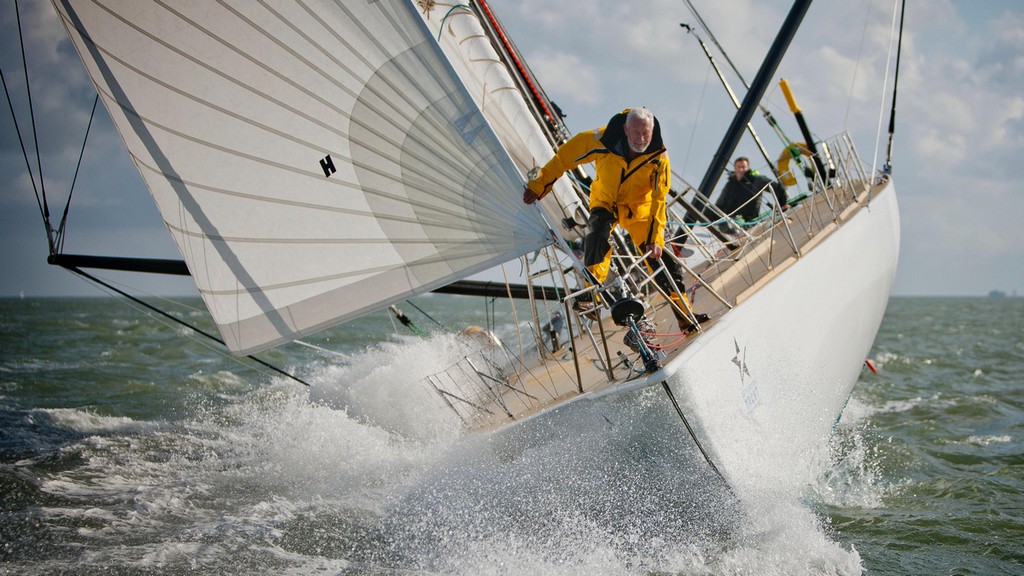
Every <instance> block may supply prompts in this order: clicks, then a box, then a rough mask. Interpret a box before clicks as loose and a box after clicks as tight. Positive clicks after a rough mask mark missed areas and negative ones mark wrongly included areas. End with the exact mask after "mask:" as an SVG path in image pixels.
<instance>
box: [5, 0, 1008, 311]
mask: <svg viewBox="0 0 1024 576" xmlns="http://www.w3.org/2000/svg"><path fill="white" fill-rule="evenodd" d="M692 4H694V6H695V7H696V8H697V9H698V10H699V11H700V15H701V17H702V18H703V20H704V21H705V23H706V24H707V25H708V27H709V29H710V30H711V32H712V33H713V34H714V36H715V38H716V39H717V40H718V42H719V43H720V44H721V46H722V48H723V49H724V50H725V51H726V54H727V55H728V58H729V59H730V60H731V61H732V62H733V63H734V64H735V65H736V66H737V68H738V69H739V72H740V74H741V75H742V76H743V78H744V79H745V80H747V81H750V80H752V79H753V78H754V76H755V75H756V73H757V70H758V68H759V66H760V63H761V59H762V58H763V57H764V54H765V52H766V51H767V49H768V47H769V46H770V45H771V43H772V41H773V40H774V38H775V35H776V33H777V30H778V28H779V26H780V25H781V24H782V22H783V20H784V19H785V17H786V14H787V13H788V12H789V9H790V7H791V3H790V2H788V1H785V0H728V1H725V0H715V1H712V0H692ZM490 5H491V7H492V9H493V10H494V12H495V13H496V14H497V16H498V18H499V19H501V21H502V22H503V24H504V25H505V27H506V28H507V31H508V33H509V35H510V36H511V38H512V40H513V41H514V42H515V43H516V44H517V46H518V47H519V49H520V51H521V52H522V54H523V56H524V58H525V60H526V62H527V63H528V65H529V66H530V67H531V69H532V70H533V72H534V73H535V75H536V76H537V78H538V80H539V82H540V84H541V86H542V87H543V88H544V90H545V91H546V92H547V94H548V96H549V97H550V98H551V99H552V100H553V101H554V102H555V103H556V104H558V106H559V107H560V108H561V109H562V110H563V112H565V114H566V123H567V124H568V127H569V129H570V130H571V131H573V132H577V131H582V130H588V129H592V128H596V127H599V126H603V125H604V124H605V123H606V121H607V120H608V118H609V117H611V116H612V115H613V114H614V113H616V112H618V111H621V110H622V109H624V108H628V107H632V106H638V105H641V106H647V107H648V108H650V109H651V110H652V111H654V113H655V115H657V117H658V119H659V121H660V123H661V125H662V134H663V137H664V139H665V142H666V144H667V146H668V150H669V155H670V157H671V159H672V166H673V169H674V171H675V173H676V176H677V179H680V178H681V179H683V180H685V181H688V182H690V183H692V184H694V185H696V184H698V183H699V182H700V181H701V179H702V177H703V175H704V170H705V168H706V166H707V164H708V163H709V162H710V161H711V158H712V155H713V154H714V151H715V150H716V149H717V148H718V145H719V143H720V141H721V138H722V136H723V133H724V131H725V129H726V128H727V127H728V125H729V123H730V122H731V120H732V116H733V114H734V113H735V108H734V107H733V105H732V103H731V101H730V100H728V97H727V95H726V93H725V91H724V89H723V87H722V85H721V83H720V82H719V80H718V78H717V77H716V76H715V75H714V73H713V71H712V70H711V67H710V65H709V63H708V59H707V58H706V56H705V55H704V53H703V51H702V50H701V48H700V45H699V44H698V42H697V40H696V38H695V37H694V36H693V35H692V34H689V33H687V32H686V31H685V29H683V28H682V27H680V26H679V24H680V23H687V24H690V25H692V26H694V28H696V27H697V21H696V19H695V18H694V16H693V14H692V13H691V12H690V10H689V8H688V7H687V3H686V2H685V1H683V0H650V1H636V2H628V3H627V2H613V1H610V0H573V1H567V0H563V1H558V2H552V1H550V0H525V1H524V0H491V1H490ZM19 6H20V15H21V22H22V29H23V33H24V43H25V49H26V59H27V62H28V69H29V78H30V86H31V91H32V96H33V106H34V108H33V109H34V116H35V124H36V131H37V134H38V142H39V147H40V156H41V160H42V166H43V176H44V178H43V180H42V181H43V182H44V183H45V190H46V197H47V200H48V203H49V205H50V211H51V218H52V220H53V221H54V222H55V223H56V222H59V220H60V214H61V212H62V211H63V208H64V203H65V201H66V199H67V197H68V191H69V190H70V187H71V180H72V178H73V177H74V174H75V168H76V165H77V163H78V158H79V152H80V149H81V144H82V141H83V138H84V136H85V133H86V126H87V124H88V122H89V117H90V110H91V108H92V105H93V100H94V98H95V91H94V89H93V87H92V85H91V83H90V82H89V80H88V78H87V77H86V75H85V73H84V71H83V69H82V65H81V62H80V60H79V59H78V56H77V54H76V53H75V52H74V50H73V49H72V47H71V44H70V42H69V41H68V40H67V38H66V35H65V33H64V30H63V28H62V26H61V24H60V22H59V21H58V19H57V16H56V14H55V12H54V10H53V8H52V6H51V5H50V3H49V2H44V1H41V0H21V1H20V2H19ZM894 8H898V5H894V3H893V2H892V0H852V1H842V2H839V1H834V0H833V1H827V0H818V2H815V3H813V4H812V5H811V8H810V10H809V12H808V13H807V16H806V17H805V18H804V21H803V25H802V27H801V28H800V30H799V31H798V32H797V35H796V37H795V39H794V40H793V43H792V45H791V46H790V48H789V52H788V53H787V55H786V58H785V59H784V60H783V62H782V64H781V66H780V67H779V70H778V72H777V73H776V77H775V81H773V83H772V84H771V86H770V87H769V88H768V91H767V92H766V96H765V100H764V103H765V105H766V106H767V107H768V108H769V109H770V110H771V111H772V114H773V115H774V116H775V118H776V119H777V120H778V121H779V123H780V124H781V125H782V128H783V130H784V131H786V133H787V135H788V136H789V137H790V138H791V139H793V140H802V138H801V136H800V132H799V129H798V127H797V124H796V122H795V120H794V119H793V116H792V114H791V113H790V112H789V110H788V108H787V106H786V104H785V101H784V98H783V96H782V93H781V91H780V90H779V88H778V83H777V80H778V79H779V78H785V79H787V80H788V82H789V84H790V86H791V88H792V90H793V92H794V94H795V96H796V99H797V101H798V103H799V104H800V107H801V108H802V110H803V114H804V116H805V118H806V120H807V123H808V125H809V126H810V129H811V130H812V132H813V133H814V135H815V136H816V137H818V138H828V137H832V136H835V135H837V134H839V133H841V132H843V131H848V132H849V133H850V134H851V136H852V138H853V141H854V143H855V144H856V146H857V148H858V151H859V152H860V154H861V157H862V158H863V159H864V161H865V163H866V164H868V165H869V166H876V167H880V166H881V164H882V163H883V162H884V160H885V153H886V143H887V140H888V135H887V133H886V132H887V127H888V119H889V106H890V105H891V100H892V92H893V91H892V87H893V80H892V76H893V72H894V65H895V43H894V42H893V40H892V38H893V37H892V36H891V32H892V28H893V18H894ZM898 22H899V21H898V19H897V20H896V23H897V24H898ZM702 37H703V38H704V39H705V41H706V42H708V44H711V43H710V39H709V38H708V37H707V36H706V35H703V34H702ZM712 50H713V56H714V57H715V58H716V62H718V63H719V65H720V66H721V67H723V69H724V70H725V71H726V74H727V81H728V82H729V83H730V85H731V86H732V88H733V89H734V90H735V91H736V92H737V94H738V95H739V97H740V98H742V96H743V94H744V92H745V90H744V88H743V85H742V84H741V81H740V79H739V78H738V77H737V76H736V75H735V74H734V73H732V72H731V70H730V69H729V68H728V64H727V62H726V59H725V57H724V56H722V54H721V53H720V52H718V51H717V49H715V48H713V47H712ZM0 66H2V70H3V76H4V81H5V83H6V87H7V90H8V91H9V92H10V94H11V97H12V100H13V107H14V109H15V112H16V114H17V118H18V128H19V129H20V130H21V133H22V136H24V137H26V138H27V139H28V143H29V146H30V148H29V154H30V162H31V164H32V165H33V170H35V153H34V151H33V150H34V149H33V148H31V146H32V139H31V119H30V116H29V109H28V105H27V98H26V97H25V88H26V85H25V74H24V68H23V66H22V59H21V50H20V48H19V34H18V27H17V20H16V16H15V9H14V3H12V2H5V3H3V5H2V7H0ZM887 71H888V75H886V73H887ZM899 73H900V76H899V84H898V92H897V94H898V96H897V113H896V132H895V138H894V145H893V153H892V162H893V166H894V169H893V177H894V181H895V184H896V190H897V193H898V196H899V203H900V212H901V231H902V232H901V249H900V258H899V268H898V271H897V274H896V280H895V285H894V287H893V294H895V295H903V296H907V295H914V296H918V295H921V296H945V295H984V294H987V293H988V292H989V291H991V290H1001V291H1004V292H1006V293H1017V294H1024V247H1022V242H1021V238H1020V236H1021V235H1022V233H1024V224H1022V220H1021V219H1020V217H1021V215H1022V214H1024V189H1022V188H1024V183H1022V178H1021V177H1020V176H1018V175H1017V174H1016V172H1015V170H1016V168H1017V167H1018V163H1021V162H1024V2H1020V1H1019V0H907V2H906V20H905V23H904V36H903V51H902V60H901V63H900V71H899ZM3 108H4V110H3V112H2V114H0V270H2V271H0V296H18V295H25V296H56V295H93V294H98V292H97V291H96V289H95V288H94V287H92V286H91V285H89V284H87V283H85V282H83V281H81V280H79V279H78V278H76V277H75V276H74V275H72V274H70V273H68V272H66V271H63V270H61V269H59V268H56V267H53V266H49V265H47V264H46V255H47V245H46V234H45V231H44V228H43V225H42V218H41V217H40V207H39V203H38V201H37V196H36V195H35V194H34V192H33V186H32V181H31V179H30V177H29V171H28V169H27V168H26V162H25V158H24V156H23V154H22V149H21V146H20V144H19V140H18V136H17V132H16V130H15V126H14V123H13V122H12V119H11V112H10V109H9V108H8V106H7V104H6V99H5V102H4V106H3ZM879 118H882V120H881V121H880V120H879ZM753 123H754V127H755V129H756V130H757V132H758V134H759V136H760V138H761V140H762V141H763V142H764V143H765V145H766V147H767V149H768V150H769V153H770V154H771V155H772V156H773V157H774V156H776V155H777V154H778V152H779V151H780V150H781V148H782V143H781V141H780V140H779V138H777V137H776V136H775V134H774V132H772V131H771V130H770V129H769V127H768V125H767V124H766V122H765V121H764V120H763V119H762V118H761V117H760V115H757V116H755V119H754V121H753ZM87 144H88V145H87V147H86V151H85V154H84V156H83V159H82V164H81V168H80V171H79V174H78V177H77V181H76V183H75V186H74V193H73V201H72V205H71V208H72V210H71V214H70V216H69V220H68V232H67V237H66V241H65V246H64V250H65V252H67V253H75V254H101V255H109V256H135V257H148V258H173V259H178V258H179V254H178V253H177V250H176V248H175V247H174V245H173V243H172V241H171V237H170V235H169V234H168V232H167V230H166V228H165V227H164V225H163V223H162V221H161V219H160V216H159V214H158V213H157V210H156V207H155V205H154V203H153V202H152V200H151V198H150V196H149V193H148V191H147V190H146V189H145V186H144V185H143V183H142V179H141V178H140V176H139V174H138V171H137V170H136V168H135V166H134V165H133V164H132V162H131V160H130V158H129V157H128V154H127V152H126V151H125V149H124V146H123V144H122V141H121V139H120V137H119V136H118V135H117V133H116V131H115V130H114V129H113V126H112V124H111V122H110V119H109V117H108V116H107V114H106V112H105V110H102V105H101V106H100V110H99V111H98V113H97V114H96V118H95V120H94V121H93V125H92V128H91V130H90V133H89V137H88V142H87ZM739 155H745V156H749V157H750V158H751V159H752V163H753V165H754V167H755V168H760V169H761V170H762V171H767V166H766V162H765V161H764V159H763V157H762V156H761V155H760V152H759V151H758V149H757V148H756V147H755V145H754V142H753V140H752V139H751V138H750V137H749V136H745V137H744V139H743V140H742V141H741V143H740V145H739V147H738V149H737V151H736V153H735V154H734V155H733V156H734V157H735V156H739ZM33 178H34V179H35V180H36V183H37V184H38V183H39V176H38V173H37V172H36V173H35V175H34V176H33ZM676 184H677V186H676V187H677V188H678V187H679V186H678V184H679V182H677V183H676ZM720 188H721V184H719V186H718V189H720ZM510 193H514V194H519V191H510ZM104 276H105V277H108V278H110V279H112V280H116V281H122V282H125V283H126V284H127V285H130V286H131V287H132V289H133V292H135V293H143V294H145V293H157V294H168V295H172V294H173V295H179V294H185V295H191V294H195V293H196V291H195V288H194V287H193V286H192V284H191V282H190V281H189V280H188V279H185V278H170V277H166V276H148V275H138V274H124V275H117V274H112V273H110V274H104Z"/></svg>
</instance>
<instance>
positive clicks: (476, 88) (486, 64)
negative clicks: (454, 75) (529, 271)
mask: <svg viewBox="0 0 1024 576" xmlns="http://www.w3.org/2000/svg"><path fill="white" fill-rule="evenodd" d="M488 10H489V9H488ZM421 15H422V16H423V19H424V21H425V22H426V23H427V26H428V27H429V28H430V31H431V33H432V34H433V35H434V36H435V37H436V38H437V39H438V43H439V44H440V46H441V49H442V50H443V51H444V54H445V56H446V57H447V58H448V61H449V62H451V63H452V66H453V67H454V68H455V70H456V71H457V72H458V74H459V77H460V78H462V81H463V83H464V84H465V85H466V87H467V88H468V90H469V93H470V94H471V95H472V96H473V99H474V101H475V102H476V104H477V106H478V107H479V108H480V110H482V111H483V113H484V116H485V117H486V118H487V122H488V123H489V124H490V125H491V126H492V127H493V128H494V131H495V133H496V134H497V135H498V139H500V140H501V143H502V144H503V145H504V146H505V149H506V150H508V152H509V155H510V156H512V159H513V160H514V161H515V163H516V166H518V167H519V169H520V171H521V172H523V173H529V172H530V171H531V170H534V169H539V168H540V167H541V166H543V165H544V164H545V163H547V161H548V160H550V159H551V157H552V156H554V155H555V147H554V146H552V144H551V142H549V141H548V139H547V137H546V136H545V133H544V130H543V129H542V127H541V125H540V124H538V121H537V120H536V119H535V118H534V115H533V113H532V112H531V110H530V107H529V105H528V104H527V103H526V99H525V98H524V94H523V91H522V90H520V89H519V87H518V86H517V85H516V82H515V80H513V78H512V75H511V74H510V72H509V70H508V68H507V67H506V65H505V63H504V62H502V60H501V57H500V56H499V54H498V53H497V51H496V50H495V48H494V46H493V45H492V43H491V39H490V37H489V36H488V33H487V31H486V30H485V29H484V26H483V24H482V23H481V21H480V19H479V17H478V15H477V13H476V11H474V10H473V9H472V8H470V7H469V6H466V5H461V4H459V5H455V6H449V5H440V4H438V5H435V6H434V7H433V8H431V9H429V10H423V11H421ZM551 113H552V114H553V112H551ZM568 136H569V135H568V134H566V135H565V137H568ZM541 206H542V207H543V208H544V210H545V211H546V212H547V214H548V217H549V219H550V220H551V221H552V222H558V223H561V222H562V220H563V218H565V217H571V218H573V219H574V220H576V221H577V222H581V223H582V222H586V220H587V216H586V214H587V213H586V212H585V209H586V208H587V205H586V204H585V203H584V202H582V201H581V199H580V197H579V196H578V195H577V194H576V192H575V191H574V190H573V188H572V185H571V184H570V183H569V179H568V177H564V178H559V179H558V180H557V181H555V183H554V185H553V187H552V193H551V194H548V195H547V196H545V197H544V199H543V200H541ZM583 231H584V227H583V226H577V227H573V228H571V229H567V228H565V227H564V226H561V227H560V228H559V232H560V233H561V234H562V236H564V237H565V238H582V236H583Z"/></svg>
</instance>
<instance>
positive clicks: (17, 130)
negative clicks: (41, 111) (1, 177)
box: [0, 69, 52, 251]
mask: <svg viewBox="0 0 1024 576" xmlns="http://www.w3.org/2000/svg"><path fill="white" fill-rule="evenodd" d="M3 72H4V71H3V69H0V81H2V82H3V85H4V95H5V96H6V97H7V107H8V108H10V110H11V120H12V121H13V123H14V131H15V133H16V134H17V135H18V144H20V145H21V155H22V157H23V158H24V159H25V171H26V172H28V178H29V181H30V182H31V183H32V191H33V192H34V193H35V195H36V204H37V205H38V206H39V215H40V216H42V218H43V223H44V224H46V222H47V218H46V210H45V209H44V208H43V202H42V200H41V199H40V198H39V187H38V186H37V185H36V176H35V172H34V171H33V170H32V163H31V161H30V160H29V159H28V151H27V150H25V138H24V137H23V136H22V135H21V125H20V124H18V115H17V114H16V113H15V112H14V101H13V100H12V99H11V92H10V90H9V89H8V88H7V77H6V76H5V75H4V73H3ZM27 81H28V76H27V71H26V82H27ZM47 228H48V227H47ZM47 236H49V234H47ZM51 251H52V246H51Z"/></svg>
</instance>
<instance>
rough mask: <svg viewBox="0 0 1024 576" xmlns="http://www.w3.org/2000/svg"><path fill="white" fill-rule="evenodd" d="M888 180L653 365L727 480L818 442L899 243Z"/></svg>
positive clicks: (884, 296) (845, 389)
mask: <svg viewBox="0 0 1024 576" xmlns="http://www.w3.org/2000/svg"><path fill="white" fill-rule="evenodd" d="M892 188H893V187H892V184H891V182H890V183H889V184H888V185H887V186H886V188H885V189H884V190H883V192H882V193H881V194H879V195H878V197H877V198H876V199H874V200H872V202H871V205H870V207H869V208H866V209H862V210H860V211H859V213H857V214H856V215H855V216H854V217H853V218H852V219H851V220H849V221H848V222H846V223H845V224H844V225H843V226H842V227H840V228H839V229H838V230H837V231H835V232H834V233H833V234H831V235H830V236H829V237H828V238H827V240H826V241H824V242H822V243H821V244H820V245H819V246H817V247H816V248H815V249H814V250H812V251H811V252H810V253H809V254H807V255H805V256H804V257H803V258H801V259H799V260H797V261H796V262H795V263H794V264H793V265H792V266H790V267H789V268H787V269H786V270H785V271H783V272H782V273H780V274H778V275H777V276H776V277H774V278H773V279H772V280H771V281H770V282H768V283H767V284H766V285H765V286H763V287H762V288H761V289H759V290H757V291H756V292H755V293H754V294H753V295H752V296H750V297H749V299H747V300H745V301H742V302H740V303H739V304H737V305H736V306H735V308H734V309H733V310H731V311H730V312H728V313H727V314H725V315H724V316H723V317H722V318H721V319H720V320H719V321H718V322H716V323H715V324H714V325H713V326H711V327H710V328H709V329H707V330H706V331H705V332H704V333H703V334H701V335H700V337H699V338H697V339H696V341H694V342H693V343H691V344H690V345H689V347H687V349H686V350H684V351H683V352H682V353H681V354H680V355H679V356H677V357H675V358H673V359H672V361H671V362H670V363H669V364H668V365H667V366H666V367H665V370H664V371H662V374H668V376H666V377H665V379H666V380H667V381H668V382H669V384H670V386H671V387H672V390H673V392H674V395H675V397H676V399H677V400H678V401H679V404H680V407H681V408H682V410H683V412H684V414H685V416H686V418H687V421H688V422H689V424H690V425H691V426H692V427H693V428H694V432H695V434H696V436H697V440H698V441H699V442H700V443H701V445H702V447H703V448H704V450H705V451H706V452H707V454H708V456H709V457H710V459H711V461H712V462H713V463H714V464H715V465H716V467H717V468H718V469H719V471H720V472H721V473H722V474H723V475H724V476H725V478H726V480H727V481H728V482H729V483H730V485H732V486H733V487H734V488H735V489H738V490H740V491H742V488H743V486H744V485H745V484H746V483H748V482H752V483H754V484H756V485H764V483H763V482H760V481H759V480H763V479H762V478H760V476H766V475H768V476H770V477H771V478H772V479H773V480H774V481H780V480H781V481H785V480H784V478H785V477H786V473H785V472H786V471H790V470H791V471H797V472H796V473H797V474H798V475H799V474H800V472H799V471H800V470H803V469H805V468H806V465H804V466H800V465H799V462H806V461H807V460H808V456H809V455H810V456H811V458H813V457H814V456H815V455H816V454H817V453H818V451H819V450H823V449H825V448H826V446H827V441H828V438H829V436H830V434H831V432H832V430H833V428H834V426H835V423H836V422H837V420H838V419H839V417H840V415H841V414H842V410H843V408H844V407H845V405H846V402H847V400H848V399H849V397H850V393H851V392H852V390H853V386H854V384H855V383H856V381H857V377H858V375H859V373H860V371H861V368H862V366H863V363H864V359H865V357H866V355H867V354H868V352H869V351H870V348H871V345H872V342H873V341H874V338H875V334H876V333H877V331H878V327H879V325H880V324H881V321H882V316H883V314H884V312H885V307H886V303H887V302H888V299H889V292H890V289H891V287H892V282H893V277H894V274H895V271H896V261H897V256H898V252H899V209H898V206H897V201H896V194H895V191H894V190H893V189H892ZM658 379H659V375H655V378H654V379H653V381H652V380H650V379H649V380H647V381H646V384H645V385H651V384H655V383H657V382H658ZM635 387H636V386H623V387H620V388H614V389H612V390H609V391H608V392H607V393H613V394H614V393H615V392H622V391H625V390H627V389H629V388H635ZM793 480H794V481H796V482H800V481H801V478H799V477H797V478H794V479H793Z"/></svg>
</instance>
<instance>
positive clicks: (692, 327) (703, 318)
mask: <svg viewBox="0 0 1024 576" xmlns="http://www.w3.org/2000/svg"><path fill="white" fill-rule="evenodd" d="M693 316H694V318H696V319H697V324H703V323H705V322H707V321H708V320H710V319H711V318H710V317H709V316H708V315H707V314H694V315H693ZM677 319H678V320H679V331H680V332H682V333H683V334H684V335H689V334H690V333H691V332H696V331H697V324H694V323H693V322H691V321H690V319H689V318H687V317H686V316H680V317H678V318H677Z"/></svg>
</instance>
